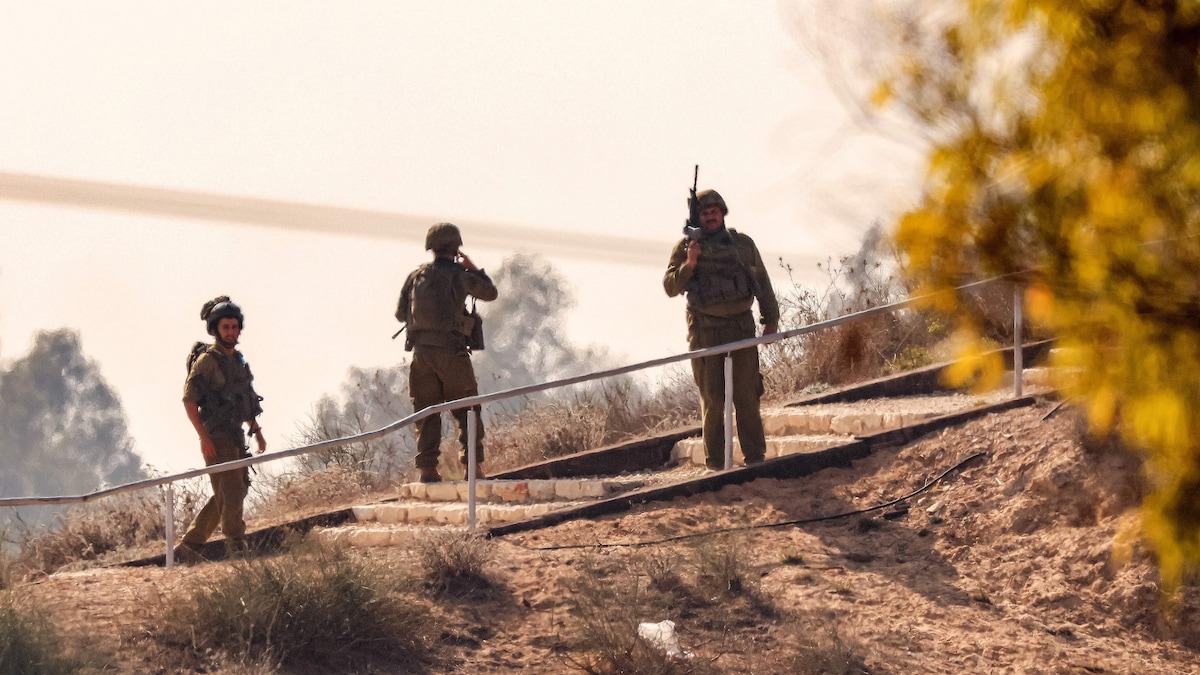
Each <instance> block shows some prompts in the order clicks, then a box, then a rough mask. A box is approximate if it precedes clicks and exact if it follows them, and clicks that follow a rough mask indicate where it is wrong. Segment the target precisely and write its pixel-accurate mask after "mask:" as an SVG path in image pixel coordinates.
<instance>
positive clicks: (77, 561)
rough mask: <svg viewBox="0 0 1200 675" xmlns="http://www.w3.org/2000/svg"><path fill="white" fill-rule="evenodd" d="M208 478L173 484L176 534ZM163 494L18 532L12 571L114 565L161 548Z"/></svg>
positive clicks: (120, 500)
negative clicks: (112, 563)
mask: <svg viewBox="0 0 1200 675" xmlns="http://www.w3.org/2000/svg"><path fill="white" fill-rule="evenodd" d="M207 482H208V481H207V479H203V481H202V480H201V479H194V480H191V481H183V482H180V483H176V484H175V491H174V497H175V504H174V519H175V531H176V532H180V531H182V528H184V527H186V526H187V523H188V522H190V521H191V519H192V517H193V516H194V515H195V513H196V512H197V511H198V510H199V509H200V507H201V506H203V503H204V500H205V499H206V495H205V494H204V493H203V492H201V490H200V486H201V485H203V484H205V483H207ZM163 513H164V509H163V493H162V492H161V491H150V490H141V491H138V492H126V493H122V494H118V495H114V496H112V497H108V498H106V499H102V500H98V501H94V502H86V503H84V504H80V505H78V506H74V507H72V508H71V509H69V510H68V511H67V512H66V513H63V514H60V515H59V516H58V517H57V518H56V522H55V523H54V524H53V525H51V526H49V527H46V528H34V529H28V530H25V531H23V532H21V533H20V536H19V541H18V546H19V548H20V553H19V554H18V555H17V557H16V562H15V567H16V568H18V569H20V570H21V571H22V572H23V573H24V574H26V575H29V574H51V573H53V572H55V571H58V570H62V569H64V568H68V567H70V566H76V567H78V566H80V565H81V563H82V564H86V563H89V562H93V561H98V562H115V561H119V560H123V559H130V558H134V557H137V556H139V555H143V554H145V553H147V552H148V551H149V550H150V549H151V548H160V547H161V546H162V541H163V538H164V537H165V535H166V524H165V522H164V517H163Z"/></svg>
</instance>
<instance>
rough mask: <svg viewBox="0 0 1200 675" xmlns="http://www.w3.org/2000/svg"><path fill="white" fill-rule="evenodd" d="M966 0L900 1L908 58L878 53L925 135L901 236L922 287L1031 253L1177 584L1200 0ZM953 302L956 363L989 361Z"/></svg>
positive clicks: (1198, 345) (1196, 391)
mask: <svg viewBox="0 0 1200 675" xmlns="http://www.w3.org/2000/svg"><path fill="white" fill-rule="evenodd" d="M955 1H956V2H957V3H958V5H959V10H960V11H957V12H953V11H950V12H940V13H936V14H935V13H933V12H930V13H929V15H928V16H924V17H921V16H918V14H919V13H917V12H914V13H912V15H911V18H908V19H905V18H898V19H895V23H896V25H895V26H894V28H895V30H894V33H893V34H894V40H895V45H896V50H897V53H898V56H897V59H895V61H894V64H902V65H888V64H889V63H892V62H889V61H888V60H881V61H879V63H881V64H882V65H879V66H877V67H878V68H882V69H884V71H883V72H880V73H878V75H879V79H880V80H881V81H882V83H883V84H881V85H879V87H877V88H876V92H875V94H876V95H875V96H874V100H873V102H874V103H876V104H877V105H880V106H883V105H889V106H899V107H902V108H904V109H906V110H907V111H908V112H910V113H912V117H913V118H914V119H917V120H919V121H920V122H921V123H922V124H923V125H925V126H926V127H927V128H928V130H929V138H930V143H931V151H930V155H929V165H928V175H927V180H926V185H925V193H924V198H923V200H922V203H921V204H920V205H919V207H917V208H915V209H914V210H912V211H911V212H910V213H908V214H906V215H905V216H903V217H902V218H901V219H900V220H899V222H898V225H897V230H896V237H895V238H896V241H897V243H898V244H899V245H900V247H901V249H902V250H903V251H904V254H905V257H906V265H907V271H908V272H909V273H910V275H911V276H912V279H913V282H914V284H915V285H916V286H918V287H920V288H922V289H925V290H926V291H947V290H949V289H951V288H953V287H954V286H956V285H958V284H960V283H962V281H963V280H964V279H970V278H980V277H982V276H990V275H993V274H1001V273H1008V272H1016V271H1020V270H1033V273H1032V276H1031V277H1026V278H1028V279H1029V281H1028V282H1027V289H1026V293H1025V299H1026V302H1027V303H1028V308H1029V312H1028V314H1029V317H1030V320H1031V321H1034V322H1036V323H1037V325H1038V326H1040V327H1042V328H1044V329H1046V330H1048V331H1050V332H1051V333H1052V334H1054V335H1055V336H1057V337H1058V339H1059V344H1060V348H1061V349H1062V350H1063V351H1062V353H1061V354H1060V356H1059V358H1058V364H1057V365H1060V366H1062V369H1061V372H1062V373H1063V376H1062V382H1061V383H1062V386H1063V388H1064V390H1065V391H1066V392H1067V393H1068V394H1069V395H1072V396H1075V397H1078V398H1079V399H1080V400H1081V401H1082V402H1083V407H1084V409H1085V410H1086V412H1087V418H1088V420H1089V423H1090V424H1091V426H1092V427H1093V428H1094V429H1095V430H1096V431H1103V430H1107V429H1116V430H1117V431H1119V432H1120V433H1121V434H1122V435H1123V436H1124V438H1125V439H1126V440H1127V441H1129V442H1130V443H1131V444H1132V445H1133V446H1135V447H1137V448H1138V449H1139V451H1140V452H1144V454H1145V457H1146V460H1147V461H1146V470H1147V475H1148V477H1149V479H1150V486H1151V494H1150V495H1149V497H1148V498H1147V499H1146V500H1145V503H1144V505H1143V511H1142V513H1141V514H1140V517H1139V518H1138V519H1137V521H1136V522H1137V523H1139V524H1140V525H1136V527H1137V528H1140V533H1141V536H1142V537H1143V538H1144V541H1146V542H1148V543H1149V545H1150V546H1151V547H1152V548H1153V550H1154V551H1155V553H1156V555H1157V557H1158V561H1159V564H1160V569H1161V571H1162V576H1163V579H1164V581H1165V582H1166V587H1167V588H1170V587H1172V586H1174V585H1176V584H1178V583H1179V582H1180V581H1181V580H1182V579H1183V578H1184V575H1185V574H1187V573H1188V571H1189V570H1190V569H1194V568H1195V566H1196V565H1197V564H1200V440H1198V439H1197V434H1195V433H1194V432H1195V431H1196V430H1197V429H1200V94H1197V92H1200V68H1198V64H1200V2H1196V1H1195V0H1184V1H1180V2H1164V3H1159V2H1143V1H1137V0H1086V1H1083V2H1061V1H1060V0H949V2H950V3H951V4H953V3H954V2H955ZM906 16H909V15H906ZM1031 39H1032V40H1035V41H1036V46H1035V48H1032V49H1030V48H1027V43H1028V42H1029V40H1031ZM1023 44H1024V45H1026V48H1024V49H1021V46H1022V45H1023ZM1022 54H1023V56H1020V55H1022ZM998 63H1002V64H1003V69H1002V68H1000V67H998V66H997V64H998ZM1001 80H1003V82H1002V84H1003V86H1000V84H998V83H1000V81H1001ZM881 92H886V94H887V95H886V96H884V95H882V94H881ZM980 92H1001V93H1004V92H1007V93H1006V94H1005V95H997V94H994V93H993V94H992V95H989V96H982V95H980V94H979V93H980ZM1031 101H1032V103H1031ZM997 120H1002V122H998V121H997ZM943 297H944V298H949V300H941V301H939V306H940V308H942V309H953V308H954V300H953V295H952V294H947V295H945V296H943ZM958 311H959V312H960V313H961V314H963V315H964V316H963V320H962V323H961V325H962V328H961V329H960V332H959V337H960V340H961V345H960V347H959V350H958V353H959V357H960V360H959V363H958V365H956V366H955V367H954V368H953V369H952V370H951V372H950V373H949V376H950V377H951V378H953V379H954V380H955V381H956V382H958V383H962V382H970V381H982V380H985V379H988V378H993V377H998V376H999V375H998V372H997V371H996V369H998V366H996V365H995V364H993V363H990V362H988V360H987V359H985V358H984V357H983V356H982V354H983V349H982V348H981V347H980V346H979V344H978V340H977V339H975V338H974V337H973V336H975V335H977V333H976V332H975V331H973V329H972V326H973V325H976V323H977V321H976V320H975V319H974V318H972V317H969V316H965V314H966V313H967V311H968V309H967V307H966V305H965V304H962V305H961V306H959V307H958ZM1130 528H1135V525H1134V521H1126V522H1125V524H1124V526H1123V530H1122V535H1121V536H1122V537H1126V536H1127V535H1128V532H1129V530H1130ZM1126 543H1127V542H1126ZM1123 545H1125V544H1123Z"/></svg>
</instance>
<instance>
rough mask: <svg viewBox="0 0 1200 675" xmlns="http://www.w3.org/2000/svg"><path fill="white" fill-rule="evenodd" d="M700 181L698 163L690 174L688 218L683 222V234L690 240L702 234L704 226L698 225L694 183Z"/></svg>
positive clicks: (698, 205) (697, 203)
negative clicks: (690, 186) (694, 170)
mask: <svg viewBox="0 0 1200 675" xmlns="http://www.w3.org/2000/svg"><path fill="white" fill-rule="evenodd" d="M699 181H700V165H699V164H697V165H696V172H695V173H694V174H692V189H691V190H690V191H689V192H690V194H689V195H688V219H687V222H685V223H684V224H683V236H685V237H687V238H688V239H691V240H697V239H699V238H700V237H701V235H703V234H704V228H703V227H701V226H700V202H699V201H698V200H697V199H696V185H697V184H698V183H699Z"/></svg>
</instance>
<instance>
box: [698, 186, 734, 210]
mask: <svg viewBox="0 0 1200 675" xmlns="http://www.w3.org/2000/svg"><path fill="white" fill-rule="evenodd" d="M696 203H697V204H699V206H700V209H701V210H704V208H705V207H708V206H712V205H714V204H715V205H717V206H719V207H721V211H722V212H723V213H724V214H725V215H729V207H728V206H725V199H724V198H722V197H721V195H720V193H718V192H717V191H716V190H705V191H704V192H701V193H700V194H698V195H696Z"/></svg>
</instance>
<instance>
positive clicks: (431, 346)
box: [396, 223, 498, 483]
mask: <svg viewBox="0 0 1200 675" xmlns="http://www.w3.org/2000/svg"><path fill="white" fill-rule="evenodd" d="M462 243H463V240H462V233H460V232H459V230H458V227H457V226H455V225H452V224H450V223H438V224H436V225H434V226H432V227H430V228H429V232H428V233H426V235H425V250H427V251H431V252H432V253H433V261H432V262H429V263H426V264H424V265H421V266H420V267H418V268H417V269H416V270H414V271H413V272H412V273H411V274H409V275H408V278H407V279H406V280H405V281H404V287H403V288H402V289H401V291H400V300H399V302H398V303H397V304H396V319H397V320H398V321H400V322H401V323H403V324H404V329H406V330H407V331H408V334H407V335H406V336H405V349H406V350H410V351H412V353H413V355H412V362H411V365H410V367H409V374H408V387H409V395H410V396H411V397H412V404H413V410H423V409H425V408H428V407H429V406H432V405H437V404H439V403H446V402H448V401H455V400H458V399H461V398H466V397H468V396H475V395H477V394H478V393H479V385H478V382H477V381H476V379H475V370H474V368H472V366H471V350H470V346H469V342H468V338H469V337H470V336H471V335H472V332H473V330H478V329H479V327H478V326H477V325H475V323H476V322H477V321H478V320H479V319H478V315H474V314H473V312H468V311H467V309H466V307H465V303H466V300H467V297H468V296H470V297H472V298H477V299H479V300H483V301H485V302H488V301H491V300H495V299H496V296H497V295H498V293H497V291H496V285H495V284H493V283H492V280H491V278H490V277H488V275H487V272H485V271H483V270H482V269H480V268H479V267H476V265H475V263H473V262H472V261H471V259H470V258H469V257H467V255H466V254H465V253H463V252H462V251H461V250H460V248H459V247H461V246H462ZM472 410H473V411H474V414H475V415H476V420H477V421H478V419H479V418H478V415H479V406H475V407H474V408H473V409H472ZM454 418H455V420H456V421H457V422H458V430H459V434H458V439H459V442H460V443H461V445H462V448H463V449H462V452H461V453H460V455H459V461H460V462H461V463H462V465H463V468H464V470H465V469H466V467H467V461H468V459H469V457H468V455H467V452H468V451H467V445H468V439H467V410H466V409H465V408H464V409H460V410H455V411H454ZM476 429H477V432H478V433H477V438H476V446H475V461H476V466H477V467H478V466H481V465H482V464H483V424H482V423H480V424H477V425H476ZM416 433H417V457H416V461H415V463H416V466H417V469H418V470H419V471H420V473H421V478H420V479H421V482H423V483H434V482H438V481H440V480H441V479H442V476H441V473H440V472H439V471H438V460H439V458H440V453H439V446H440V444H441V440H442V420H441V416H440V415H433V416H430V417H426V418H425V419H423V420H421V421H419V422H417V428H416ZM482 476H483V474H482V471H480V473H479V474H478V475H477V477H478V478H481V477H482Z"/></svg>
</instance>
